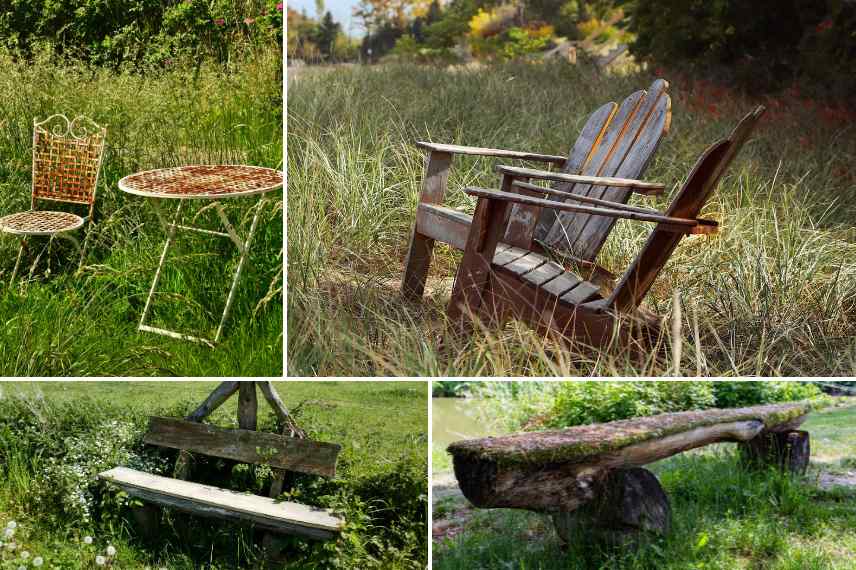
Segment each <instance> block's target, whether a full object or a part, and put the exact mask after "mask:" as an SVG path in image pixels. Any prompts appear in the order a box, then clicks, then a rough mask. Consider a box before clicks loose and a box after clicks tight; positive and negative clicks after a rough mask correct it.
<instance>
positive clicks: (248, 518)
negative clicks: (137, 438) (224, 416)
mask: <svg viewBox="0 0 856 570" xmlns="http://www.w3.org/2000/svg"><path fill="white" fill-rule="evenodd" d="M257 385H258V388H259V389H260V390H261V392H262V394H263V395H264V396H265V398H266V399H267V400H268V403H269V404H270V405H271V407H272V408H273V410H274V412H275V413H276V414H277V416H278V417H279V419H280V421H281V423H283V424H284V425H285V426H286V429H287V430H288V431H289V432H290V433H291V434H292V435H291V436H285V435H278V434H273V433H262V432H258V431H255V430H256V422H257V415H256V414H257V409H258V408H257V406H258V404H257V401H256V386H257ZM239 390H240V394H239V398H240V399H239V404H238V424H239V426H240V429H224V428H219V427H216V426H212V425H207V424H203V423H201V422H202V420H203V419H204V418H205V417H207V416H208V415H209V414H210V413H211V412H213V411H214V410H215V409H216V408H217V407H219V406H220V405H221V404H222V403H223V402H225V401H226V400H227V399H228V398H229V397H231V396H232V395H233V394H234V393H235V392H237V391H239ZM143 441H145V442H146V443H147V444H150V445H157V446H161V447H168V448H172V449H178V450H180V454H179V458H178V461H177V462H176V466H175V473H174V476H175V478H170V477H162V476H159V475H153V474H151V473H145V472H142V471H137V470H134V469H129V468H127V467H115V468H113V469H110V470H108V471H105V472H103V473H100V474H99V475H98V476H99V478H101V479H103V480H105V481H108V482H110V483H111V484H114V485H117V486H119V487H121V488H122V489H123V490H124V491H126V492H127V493H128V494H129V495H131V496H134V497H138V498H140V499H142V500H143V501H147V502H149V503H153V504H155V505H162V506H165V507H169V508H173V509H177V510H180V511H184V512H187V513H190V514H192V515H197V516H203V517H217V518H223V519H227V520H233V521H238V522H249V523H252V524H253V525H255V526H257V527H259V528H262V529H265V530H267V531H270V532H272V533H277V534H294V535H298V536H303V537H307V538H313V539H319V540H327V539H332V538H335V537H336V536H338V533H339V531H340V530H341V528H342V526H343V524H344V522H343V521H342V519H340V518H338V517H336V516H335V515H333V513H332V512H331V511H330V510H329V509H321V508H316V507H310V506H307V505H303V504H300V503H294V502H288V501H279V500H277V497H278V496H279V495H281V494H282V492H283V485H284V480H285V476H286V473H287V472H288V471H292V472H298V473H308V474H312V475H321V476H324V477H332V476H334V475H335V473H336V458H337V456H338V454H339V451H340V450H341V446H339V445H338V444H333V443H322V442H316V441H311V440H309V439H305V434H304V433H303V431H302V430H301V429H300V428H299V427H297V425H296V424H295V423H294V420H293V418H292V417H291V416H290V415H289V413H288V410H287V409H286V408H285V406H284V405H283V403H282V401H281V400H280V399H279V396H278V395H277V394H276V392H275V391H274V389H273V387H272V385H271V383H270V382H252V381H244V382H238V381H227V382H223V383H222V384H220V386H218V388H217V389H216V390H214V391H213V392H212V393H211V395H210V396H209V397H208V398H207V399H206V400H205V402H203V403H202V405H200V406H199V407H198V408H197V409H196V410H195V411H194V412H193V413H191V414H190V415H189V416H188V417H187V418H186V419H185V420H179V419H175V418H162V417H152V418H150V420H149V431H148V432H147V433H146V435H145V437H144V439H143ZM191 452H192V453H199V454H202V455H207V456H210V457H219V458H222V459H227V460H233V461H237V462H242V463H249V464H256V465H259V464H266V465H269V466H270V467H271V468H272V469H273V470H274V473H275V480H274V482H273V484H272V485H271V489H270V493H269V495H270V496H269V497H261V496H258V495H252V494H248V493H242V492H236V491H230V490H227V489H221V488H219V487H213V486H211V485H203V484H200V483H193V482H191V481H188V480H187V479H188V478H189V476H190V463H191ZM133 513H134V516H135V518H136V519H137V521H138V522H139V524H140V525H141V526H142V528H143V531H144V532H145V533H146V534H148V535H150V536H157V526H158V523H159V520H160V513H159V510H158V508H157V507H154V506H151V505H146V506H145V507H142V508H137V509H135V510H134V511H133ZM264 546H265V549H266V550H267V551H268V556H269V557H270V558H275V557H276V556H277V555H278V553H277V552H272V551H273V550H276V549H275V548H273V547H272V537H271V535H270V534H267V535H265V540H264Z"/></svg>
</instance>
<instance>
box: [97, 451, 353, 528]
mask: <svg viewBox="0 0 856 570" xmlns="http://www.w3.org/2000/svg"><path fill="white" fill-rule="evenodd" d="M98 477H99V478H100V479H102V480H104V481H109V482H111V483H114V484H116V485H118V486H120V487H122V488H123V489H125V490H126V491H127V492H128V494H130V495H133V496H136V497H139V498H141V499H143V500H145V501H149V502H153V503H157V504H160V505H164V506H166V507H172V508H176V509H179V510H183V511H187V512H189V513H191V514H194V515H199V516H214V517H219V518H226V519H231V520H241V521H250V522H253V523H255V524H257V525H259V526H262V527H264V528H269V529H271V530H277V531H279V532H286V533H294V534H300V535H303V536H309V537H311V538H318V539H330V538H334V537H335V536H336V534H337V533H338V532H339V531H340V530H341V529H342V527H343V525H344V522H343V521H342V519H340V518H338V517H336V516H334V515H333V513H332V511H330V510H329V509H321V508H316V507H310V506H307V505H302V504H300V503H293V502H286V501H280V502H277V501H275V500H274V499H271V498H269V497H260V496H258V495H251V494H248V493H239V492H236V491H230V490H227V489H221V488H219V487H213V486H211V485H202V484H200V483H192V482H189V481H180V480H177V479H170V478H168V477H161V476H159V475H152V474H151V473H144V472H142V471H136V470H134V469H128V468H127V467H116V468H114V469H110V470H109V471H104V472H103V473H100V474H99V475H98Z"/></svg>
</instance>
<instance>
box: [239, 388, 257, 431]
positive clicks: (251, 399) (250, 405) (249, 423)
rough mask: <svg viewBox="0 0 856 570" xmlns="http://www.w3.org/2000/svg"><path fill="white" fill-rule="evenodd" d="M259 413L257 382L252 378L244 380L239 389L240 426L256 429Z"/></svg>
mask: <svg viewBox="0 0 856 570" xmlns="http://www.w3.org/2000/svg"><path fill="white" fill-rule="evenodd" d="M258 414H259V402H258V398H257V397H256V383H255V382H253V381H252V380H244V381H242V382H241V387H240V388H239V389H238V427H239V428H241V429H248V430H254V431H255V429H256V427H258Z"/></svg>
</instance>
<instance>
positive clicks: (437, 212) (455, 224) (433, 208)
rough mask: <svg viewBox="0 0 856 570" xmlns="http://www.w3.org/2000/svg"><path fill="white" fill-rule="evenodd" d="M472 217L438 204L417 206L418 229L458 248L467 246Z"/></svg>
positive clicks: (423, 233) (432, 237) (428, 235)
mask: <svg viewBox="0 0 856 570" xmlns="http://www.w3.org/2000/svg"><path fill="white" fill-rule="evenodd" d="M472 219H473V218H472V216H470V215H468V214H466V213H464V212H459V211H458V210H453V209H452V208H447V207H445V206H439V205H436V204H419V206H417V207H416V231H417V232H419V233H420V234H421V235H424V236H427V237H430V238H431V239H433V240H436V241H439V242H442V243H447V244H449V245H450V246H452V247H454V248H456V249H461V250H462V249H464V247H466V245H467V234H468V233H469V231H470V223H472Z"/></svg>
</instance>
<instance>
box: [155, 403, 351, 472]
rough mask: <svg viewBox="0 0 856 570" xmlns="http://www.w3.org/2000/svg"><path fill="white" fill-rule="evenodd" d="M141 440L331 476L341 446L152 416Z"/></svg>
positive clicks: (245, 461)
mask: <svg viewBox="0 0 856 570" xmlns="http://www.w3.org/2000/svg"><path fill="white" fill-rule="evenodd" d="M143 441H144V442H146V443H148V444H151V445H160V446H163V447H170V448H173V449H183V450H188V451H192V452H194V453H202V454H204V455H208V456H212V457H222V458H224V459H232V460H234V461H241V462H244V463H253V464H257V465H258V464H267V465H270V466H272V467H277V468H280V469H289V470H291V471H299V472H301V473H311V474H315V475H323V476H325V477H333V476H334V475H335V474H336V458H337V456H338V454H339V451H341V446H340V445H338V444H335V443H323V442H317V441H312V440H308V439H300V438H293V437H286V436H284V435H278V434H275V433H265V432H257V431H251V430H244V429H225V428H220V427H216V426H212V425H208V424H200V423H195V422H187V421H183V420H178V419H174V418H161V417H152V418H150V420H149V431H148V432H147V433H146V435H145V436H144V437H143Z"/></svg>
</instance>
